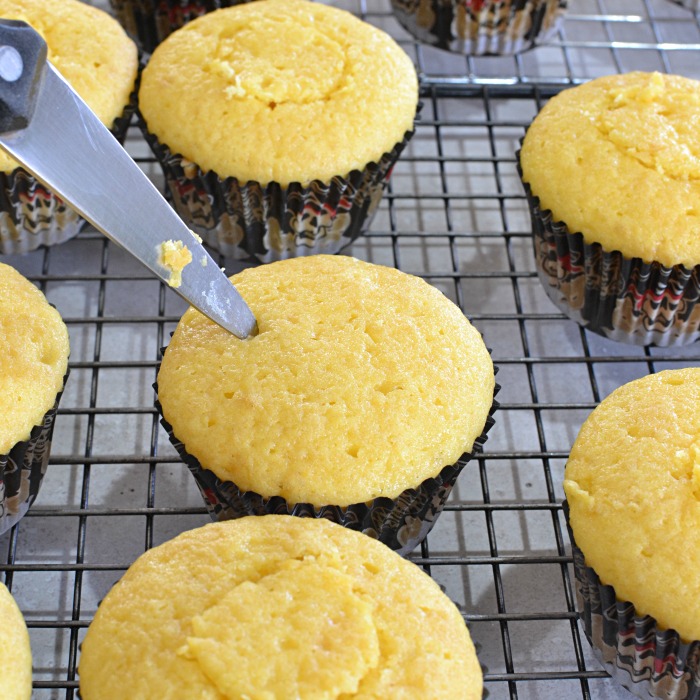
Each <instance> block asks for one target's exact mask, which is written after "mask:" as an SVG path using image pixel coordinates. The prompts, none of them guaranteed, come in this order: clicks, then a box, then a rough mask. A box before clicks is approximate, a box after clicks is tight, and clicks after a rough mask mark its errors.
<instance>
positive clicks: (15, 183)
mask: <svg viewBox="0 0 700 700" xmlns="http://www.w3.org/2000/svg"><path fill="white" fill-rule="evenodd" d="M135 110H136V93H135V92H134V93H133V94H132V95H131V100H130V101H129V104H127V105H126V107H125V108H124V111H123V112H122V114H121V116H119V117H117V118H116V119H115V120H114V123H113V124H112V128H111V129H110V131H111V132H112V134H114V136H115V138H116V139H117V140H118V141H119V143H122V144H123V143H124V140H125V139H126V133H127V131H128V129H129V124H130V123H131V119H132V117H133V115H134V112H135ZM66 165H69V164H66ZM85 226H87V221H85V219H83V217H82V216H80V215H79V214H78V213H77V212H76V211H74V210H73V209H71V207H69V206H68V205H67V204H66V203H65V202H64V201H63V200H62V199H61V198H60V197H58V196H56V195H55V194H54V193H53V192H52V191H51V190H49V189H48V188H47V187H45V186H44V185H43V184H41V183H40V182H39V181H38V180H36V178H35V177H34V176H33V175H30V174H29V173H28V172H27V171H26V170H24V168H21V167H19V168H16V169H15V170H13V171H12V172H11V173H6V172H1V171H0V255H9V254H13V253H28V252H30V251H32V250H36V249H37V248H38V247H39V246H42V245H45V246H49V245H57V244H59V243H63V242H65V241H67V240H69V239H71V238H74V237H75V236H77V235H78V233H80V231H81V230H82V229H83V228H85Z"/></svg>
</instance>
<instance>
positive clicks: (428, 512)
mask: <svg viewBox="0 0 700 700" xmlns="http://www.w3.org/2000/svg"><path fill="white" fill-rule="evenodd" d="M154 389H155V390H156V394H157V393H158V384H157V383H156V384H154ZM499 389H500V386H499V385H498V384H496V386H495V389H494V401H493V404H492V406H491V409H490V411H489V415H488V417H487V419H486V424H485V425H484V429H483V432H482V434H481V435H480V436H479V437H478V438H477V439H476V440H475V441H474V447H473V449H472V451H471V452H470V453H469V454H464V455H462V457H461V458H460V459H459V460H458V461H457V462H456V463H455V464H452V465H449V466H446V467H444V468H443V469H442V471H440V473H439V474H438V475H437V476H436V477H434V478H429V479H426V480H425V481H424V482H423V483H421V484H419V485H418V486H416V487H415V488H409V489H406V490H405V491H403V492H402V493H401V494H399V496H398V497H397V498H395V499H391V498H375V499H374V500H372V501H368V502H367V503H355V504H352V505H349V506H337V505H325V506H320V507H318V506H313V505H311V504H309V503H289V502H287V501H286V500H285V499H284V498H282V497H279V496H274V497H272V498H265V497H263V496H261V495H260V494H257V493H255V492H253V491H241V490H240V489H239V488H238V487H237V486H236V484H234V483H233V482H231V481H222V480H221V479H219V478H218V477H217V476H216V475H215V474H214V472H212V471H210V470H208V469H205V468H204V467H203V466H202V465H201V464H200V462H199V460H197V459H196V458H195V457H194V456H192V455H191V454H189V452H187V450H186V449H185V446H184V444H183V443H182V442H181V441H180V440H178V438H177V436H176V435H175V434H174V433H173V428H172V426H171V425H170V423H168V421H167V420H166V419H165V417H164V416H163V410H162V407H161V405H160V402H159V401H158V400H157V399H156V408H157V409H158V412H159V414H160V416H161V421H160V422H161V424H162V426H163V428H165V431H166V432H167V434H168V437H169V438H170V442H171V443H172V444H173V446H174V447H175V449H176V450H177V452H178V454H179V455H180V457H181V459H182V461H183V462H184V463H185V464H186V465H187V467H188V468H189V470H190V471H191V472H192V475H193V476H194V478H195V481H196V483H197V486H198V487H199V490H200V492H201V494H202V497H203V498H204V502H205V504H206V507H207V509H208V511H209V515H210V516H211V517H212V519H213V520H230V519H233V518H240V517H243V516H244V515H268V514H273V513H274V514H278V515H280V514H282V515H295V516H299V517H308V518H327V519H328V520H331V521H333V522H335V523H338V524H340V525H343V526H344V527H347V528H350V529H351V530H359V531H361V532H363V533H365V534H367V535H369V536H370V537H373V538H375V539H377V540H379V541H380V542H383V543H384V544H386V545H387V546H388V547H390V548H391V549H393V550H395V551H397V552H398V553H399V554H401V555H404V556H405V555H407V554H408V553H409V552H411V551H412V550H413V549H415V547H417V546H418V544H420V543H421V542H422V541H423V540H424V539H425V537H426V536H427V534H428V533H429V532H430V530H431V529H432V527H433V525H434V524H435V521H436V520H437V518H438V516H439V515H440V513H441V512H442V510H443V507H444V505H445V502H446V501H447V498H448V496H449V495H450V492H451V491H452V487H453V486H454V484H455V482H456V481H457V477H458V476H459V474H460V472H461V471H462V469H463V468H464V466H465V465H466V464H467V462H469V460H470V459H471V458H472V457H474V456H475V455H477V454H480V453H481V451H482V449H483V445H484V442H486V439H487V433H488V432H489V430H490V429H491V427H492V426H493V424H494V418H493V415H494V413H495V411H496V409H497V408H498V402H497V401H496V400H495V396H496V394H497V393H498V391H499Z"/></svg>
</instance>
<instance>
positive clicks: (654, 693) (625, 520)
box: [564, 367, 700, 700]
mask: <svg viewBox="0 0 700 700" xmlns="http://www.w3.org/2000/svg"><path fill="white" fill-rule="evenodd" d="M699 405H700V367H695V368H686V369H677V370H667V371H664V372H660V373H659V374H653V375H649V376H646V377H643V378H642V379H638V380H636V381H633V382H630V383H629V384H625V385H624V386H622V387H620V388H619V389H617V390H616V391H614V392H613V393H612V394H610V396H608V397H607V398H606V399H605V400H604V401H603V402H602V403H601V404H600V405H599V406H598V407H597V408H596V409H595V410H594V411H593V413H592V414H591V415H590V416H589V418H588V419H587V420H586V422H585V423H584V424H583V427H582V428H581V431H580V433H579V435H578V437H577V438H576V442H575V444H574V446H573V448H572V450H571V455H570V457H569V460H568V462H567V465H566V471H565V481H564V490H565V493H566V498H567V501H568V509H569V512H568V519H569V524H570V528H571V533H572V547H573V553H574V571H575V575H576V594H577V601H578V608H579V613H580V615H581V620H582V622H583V626H584V629H585V632H586V636H587V637H588V639H589V641H590V642H591V644H592V646H593V650H594V652H595V653H596V656H597V657H598V658H599V660H600V661H601V663H602V664H603V665H604V666H605V668H606V670H607V671H608V672H609V673H610V674H611V675H612V676H613V677H614V678H615V679H616V680H617V681H619V682H620V683H621V684H622V685H623V686H624V687H625V688H627V689H628V690H630V691H631V692H633V693H634V694H636V695H637V696H639V697H642V698H650V697H651V698H666V699H668V700H691V699H692V700H697V698H698V697H700V665H699V660H700V610H699V609H698V605H697V601H698V598H699V597H700V573H699V572H700V567H699V566H698V552H700V505H698V497H699V495H700V441H699V439H698V436H700V414H699V413H698V406H699Z"/></svg>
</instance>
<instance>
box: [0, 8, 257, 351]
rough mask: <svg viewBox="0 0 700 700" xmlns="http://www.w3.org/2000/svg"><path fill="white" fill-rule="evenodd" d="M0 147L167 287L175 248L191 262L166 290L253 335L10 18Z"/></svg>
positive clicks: (231, 290) (192, 243) (203, 259)
mask: <svg viewBox="0 0 700 700" xmlns="http://www.w3.org/2000/svg"><path fill="white" fill-rule="evenodd" d="M38 42H41V44H43V48H42V47H41V45H40V44H39V43H38ZM42 53H43V56H42ZM18 100H19V103H18ZM0 147H2V148H4V149H5V150H6V151H7V152H8V153H9V154H10V155H11V156H13V157H14V158H15V159H16V160H17V161H18V162H19V163H20V164H21V165H22V166H23V167H24V168H25V169H26V170H27V171H29V172H30V173H32V174H33V175H34V176H35V177H36V178H37V179H38V180H39V181H41V182H42V183H43V184H44V185H46V186H47V187H49V188H50V189H51V190H52V191H53V192H55V193H56V194H57V195H58V196H59V197H61V198H62V199H63V200H64V201H65V202H67V203H68V204H69V205H70V206H71V207H73V208H74V209H75V210H76V211H77V212H78V213H79V214H80V215H81V216H83V217H84V218H85V219H86V220H87V221H89V222H90V223H91V224H92V225H93V226H95V228H97V229H98V230H99V231H101V232H102V233H104V235H105V236H107V237H108V238H110V239H111V240H113V241H115V242H116V243H118V244H119V245H121V246H122V247H124V248H125V249H126V250H127V251H129V252H130V253H131V254H132V255H134V256H135V257H136V258H137V259H138V260H140V261H141V262H142V263H143V264H144V265H145V266H146V267H147V268H148V269H149V270H151V272H153V273H154V274H155V275H156V276H157V277H159V278H160V279H162V280H164V281H165V282H167V283H169V284H170V283H171V282H172V280H173V276H172V270H171V269H169V268H168V267H167V266H165V264H164V252H165V251H166V250H168V248H171V249H172V242H173V241H174V242H176V243H177V242H178V241H179V242H181V243H182V244H184V245H185V246H186V247H187V249H188V250H189V251H190V252H191V253H192V262H190V263H189V264H187V265H186V266H185V267H184V269H183V270H182V275H181V283H180V285H179V286H172V285H171V288H173V289H174V291H175V292H177V293H178V294H180V295H181V296H182V297H184V298H185V299H186V300H187V301H188V302H189V303H190V304H191V305H192V306H194V307H195V308H197V309H198V310H199V311H201V312H202V313H203V314H205V315H206V316H208V317H209V318H210V319H211V320H212V321H214V322H215V323H217V324H219V325H220V326H222V327H223V328H225V329H226V330H228V331H230V332H231V333H233V334H234V335H236V336H237V337H238V338H242V339H243V338H247V337H248V336H250V335H252V334H254V333H255V331H256V320H255V317H254V316H253V314H252V312H251V311H250V309H249V307H248V305H247V304H246V303H245V301H244V300H243V298H242V297H241V296H240V294H239V293H238V291H237V290H236V288H235V287H234V286H233V285H232V284H231V282H230V280H229V279H228V278H227V277H226V275H225V274H224V272H223V271H222V270H221V268H219V266H218V265H217V264H216V262H215V261H214V260H213V258H212V257H211V256H210V255H209V253H208V252H207V251H206V249H205V248H204V247H203V246H202V244H201V242H200V240H199V238H198V237H195V234H194V233H193V232H192V231H190V229H189V228H187V226H186V225H185V223H184V222H183V221H182V219H180V217H179V216H178V215H177V214H176V212H175V211H174V209H172V207H171V206H170V205H169V204H168V203H167V202H166V201H165V199H164V198H163V196H162V195H161V194H160V192H159V191H158V189H157V188H156V187H155V186H154V185H153V183H152V182H151V181H150V180H149V178H148V177H147V176H146V174H145V173H144V172H143V171H142V170H141V168H140V167H139V166H138V165H137V164H136V163H135V162H134V160H133V159H132V158H131V156H130V155H129V154H128V153H127V152H126V151H125V150H124V148H123V147H122V146H121V145H120V144H119V142H118V141H117V140H116V138H114V136H113V135H112V134H111V133H110V131H109V130H108V129H107V128H106V127H105V126H104V124H102V122H101V121H100V120H99V119H98V118H97V116H96V115H95V114H94V112H93V111H92V110H91V109H90V108H89V107H88V106H87V105H86V104H85V102H84V101H83V100H82V99H81V98H80V96H79V95H78V94H77V93H76V92H75V91H74V90H73V89H72V88H71V86H70V85H69V84H68V83H67V81H66V80H64V79H63V77H62V76H61V75H60V73H59V72H58V71H57V70H56V69H55V68H54V67H53V66H52V65H51V63H50V62H49V61H48V60H47V59H46V43H45V42H44V40H43V38H42V37H41V35H39V34H38V33H37V32H36V31H35V30H33V29H32V28H31V27H30V26H29V25H27V24H26V23H24V22H16V21H11V20H0Z"/></svg>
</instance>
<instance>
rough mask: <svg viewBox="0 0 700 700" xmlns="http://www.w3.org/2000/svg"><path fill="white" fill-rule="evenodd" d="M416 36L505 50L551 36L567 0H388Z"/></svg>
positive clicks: (451, 47) (462, 47)
mask: <svg viewBox="0 0 700 700" xmlns="http://www.w3.org/2000/svg"><path fill="white" fill-rule="evenodd" d="M391 2H392V6H393V10H394V15H395V16H396V18H397V19H398V20H399V22H400V23H401V24H402V25H403V27H404V28H405V29H406V30H407V31H408V32H410V33H411V34H413V36H415V37H416V38H417V39H418V40H420V41H423V42H425V43H427V44H431V45H433V46H437V47H438V48H441V49H445V50H447V51H452V52H455V53H463V54H468V55H472V56H483V55H489V54H490V55H510V54H516V53H521V52H523V51H527V50H528V49H531V48H533V47H534V46H535V45H536V43H542V42H544V41H547V40H548V39H550V38H551V37H552V36H554V35H555V34H556V32H557V30H558V29H559V27H560V25H561V21H562V18H563V16H564V12H565V10H566V6H567V0H478V1H476V0H391Z"/></svg>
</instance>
